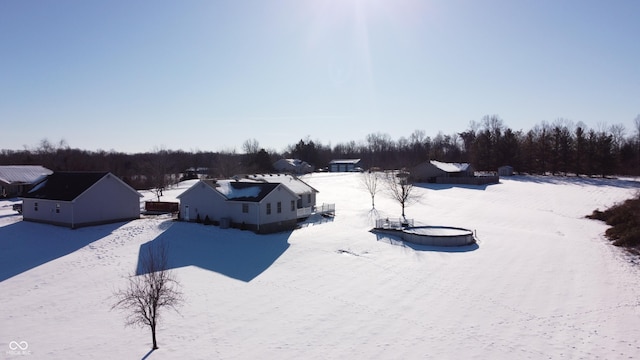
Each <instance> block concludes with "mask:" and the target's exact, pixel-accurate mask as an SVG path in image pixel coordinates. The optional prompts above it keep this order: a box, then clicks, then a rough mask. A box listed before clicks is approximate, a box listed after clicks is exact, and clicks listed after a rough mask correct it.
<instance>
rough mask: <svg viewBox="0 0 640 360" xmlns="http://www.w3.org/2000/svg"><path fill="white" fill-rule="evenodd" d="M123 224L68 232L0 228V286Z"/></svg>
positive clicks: (29, 225)
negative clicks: (0, 283) (3, 282)
mask: <svg viewBox="0 0 640 360" xmlns="http://www.w3.org/2000/svg"><path fill="white" fill-rule="evenodd" d="M122 224H123V223H115V224H107V225H99V226H92V227H86V228H80V229H76V230H71V229H68V228H64V227H59V226H54V225H48V224H39V223H33V222H28V221H19V222H16V223H13V224H10V225H7V226H3V227H0V282H1V281H4V280H7V279H9V278H11V277H14V276H16V275H18V274H21V273H23V272H25V271H28V270H31V269H33V268H36V267H38V266H40V265H43V264H46V263H48V262H50V261H53V260H55V259H58V258H60V257H63V256H65V255H68V254H70V253H72V252H74V251H76V250H78V249H81V248H83V247H85V246H87V245H89V244H91V243H92V242H94V241H96V240H99V239H102V238H103V237H105V236H107V235H109V234H110V233H112V232H113V231H114V230H115V229H117V228H118V227H120V226H122Z"/></svg>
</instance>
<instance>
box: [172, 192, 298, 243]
mask: <svg viewBox="0 0 640 360" xmlns="http://www.w3.org/2000/svg"><path fill="white" fill-rule="evenodd" d="M177 198H178V199H179V200H180V219H181V220H183V221H200V222H205V221H207V220H208V221H209V222H211V223H212V224H214V225H220V226H221V227H226V226H232V227H236V228H241V229H247V230H253V231H255V232H257V233H272V232H278V231H284V230H291V229H294V228H295V227H296V224H297V220H298V216H297V202H298V200H299V199H300V196H298V195H297V194H296V193H295V192H293V191H292V190H291V189H290V188H289V187H288V186H285V185H283V184H282V183H277V182H264V181H259V180H257V179H256V180H250V181H247V180H242V181H241V180H240V179H238V180H200V181H198V182H197V183H195V184H194V185H193V186H192V187H190V188H189V189H187V190H186V191H185V192H183V193H182V194H180V195H178V197H177Z"/></svg>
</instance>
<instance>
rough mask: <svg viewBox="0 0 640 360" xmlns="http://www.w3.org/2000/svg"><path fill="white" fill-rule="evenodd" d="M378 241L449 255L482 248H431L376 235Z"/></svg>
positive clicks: (390, 236) (475, 244)
mask: <svg viewBox="0 0 640 360" xmlns="http://www.w3.org/2000/svg"><path fill="white" fill-rule="evenodd" d="M376 240H377V241H382V242H386V243H387V244H391V245H395V246H401V247H409V248H412V249H413V250H416V251H432V252H447V253H461V252H469V251H474V250H478V249H479V248H480V246H479V245H478V244H477V243H474V244H469V245H464V246H430V245H420V244H414V243H411V242H408V241H404V240H402V239H401V238H400V237H397V236H393V235H389V234H379V233H376Z"/></svg>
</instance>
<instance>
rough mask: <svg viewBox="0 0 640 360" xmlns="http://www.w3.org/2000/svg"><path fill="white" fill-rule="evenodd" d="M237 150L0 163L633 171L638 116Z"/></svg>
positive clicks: (27, 154)
mask: <svg viewBox="0 0 640 360" xmlns="http://www.w3.org/2000/svg"><path fill="white" fill-rule="evenodd" d="M241 149H242V151H241V152H236V150H235V149H232V150H226V151H218V152H212V151H206V152H203V151H200V150H192V151H184V150H169V149H165V148H162V147H160V148H154V149H152V150H151V151H148V152H144V153H136V154H126V153H121V152H117V151H115V150H110V151H104V150H99V151H88V150H82V149H74V148H71V147H70V146H69V145H68V144H67V143H66V142H65V141H64V140H61V141H59V142H58V143H54V142H51V141H49V140H47V139H45V140H42V141H41V142H40V143H39V144H38V145H36V146H35V147H31V148H30V147H25V148H24V149H22V150H8V149H5V150H0V164H3V165H11V164H38V165H43V166H46V167H48V168H50V169H52V170H56V171H64V170H74V171H79V170H83V171H92V170H93V171H110V172H112V173H114V174H116V175H118V176H120V177H121V178H123V179H124V180H125V181H127V182H129V183H130V184H131V185H133V186H134V187H136V188H138V189H141V188H154V187H157V188H162V187H164V186H166V185H167V184H166V182H168V181H176V180H178V179H177V178H173V179H172V178H170V177H169V178H168V177H167V176H166V175H167V174H180V173H183V172H184V171H185V170H186V169H189V168H192V169H201V170H202V169H204V170H202V171H204V172H205V173H206V174H207V175H209V176H212V177H228V176H232V175H235V174H239V173H255V172H270V171H273V168H272V164H273V163H274V162H275V161H276V160H278V159H280V158H283V157H287V158H298V159H300V160H304V161H306V162H308V163H310V164H312V165H314V166H315V167H316V168H317V169H321V168H325V167H327V166H328V164H329V162H330V161H331V160H333V159H339V158H359V159H361V160H362V164H363V166H364V167H365V168H371V167H378V168H382V169H402V168H411V167H413V166H415V165H417V164H419V163H421V162H423V161H426V160H429V159H431V160H439V161H445V162H469V163H471V164H472V165H473V166H474V168H476V169H478V170H486V171H495V170H496V169H497V168H498V167H499V166H502V165H511V166H513V167H514V168H515V169H516V170H517V171H520V172H523V173H531V174H547V173H553V174H579V175H600V176H603V175H612V174H624V175H640V115H639V116H638V117H637V118H636V119H635V121H634V128H633V129H629V130H628V129H626V128H625V127H624V126H623V125H621V124H616V125H611V126H607V125H603V124H600V125H598V127H597V128H595V129H594V128H588V127H587V126H586V125H585V124H583V123H581V122H578V123H573V122H571V121H569V120H566V119H558V120H556V121H554V122H553V123H547V122H543V123H540V124H537V125H535V126H534V127H533V128H531V129H529V130H513V129H511V128H509V127H508V126H506V125H505V123H504V121H503V120H502V119H501V118H500V117H498V116H496V115H492V116H485V117H483V118H482V119H481V120H480V121H472V122H471V123H470V124H469V128H468V129H467V130H465V131H462V132H459V133H454V134H450V135H446V134H443V133H438V134H436V135H435V136H433V137H430V136H427V134H426V133H425V132H424V131H423V130H415V131H413V132H412V133H411V134H410V135H409V136H407V137H400V138H399V139H397V140H394V139H392V138H391V136H389V135H388V134H385V133H379V132H378V133H371V134H369V135H367V136H366V137H365V139H364V140H360V141H354V140H352V141H349V142H344V143H338V144H336V145H334V146H331V145H326V144H322V143H321V142H320V141H318V140H315V141H314V140H312V139H310V138H309V137H307V138H305V139H300V140H299V141H298V142H296V143H294V144H292V145H288V146H286V147H285V149H284V150H283V151H282V152H278V151H275V150H265V149H264V148H262V147H261V146H260V143H259V142H258V140H256V139H249V140H247V141H245V142H244V143H243V144H242V147H241Z"/></svg>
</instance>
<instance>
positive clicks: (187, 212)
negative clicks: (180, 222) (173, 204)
mask: <svg viewBox="0 0 640 360" xmlns="http://www.w3.org/2000/svg"><path fill="white" fill-rule="evenodd" d="M184 220H185V221H189V205H185V206H184Z"/></svg>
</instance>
